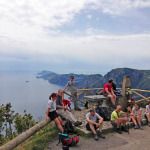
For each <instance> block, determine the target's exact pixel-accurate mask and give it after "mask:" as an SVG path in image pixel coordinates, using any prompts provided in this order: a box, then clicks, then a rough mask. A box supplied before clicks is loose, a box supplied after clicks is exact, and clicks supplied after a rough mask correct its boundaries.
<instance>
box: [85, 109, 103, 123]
mask: <svg viewBox="0 0 150 150" xmlns="http://www.w3.org/2000/svg"><path fill="white" fill-rule="evenodd" d="M87 117H89V119H90V120H92V121H94V122H97V119H98V118H99V117H100V116H99V114H97V113H95V115H94V116H92V115H91V113H90V112H89V113H87V114H86V118H87ZM87 123H88V121H87V120H85V124H87Z"/></svg>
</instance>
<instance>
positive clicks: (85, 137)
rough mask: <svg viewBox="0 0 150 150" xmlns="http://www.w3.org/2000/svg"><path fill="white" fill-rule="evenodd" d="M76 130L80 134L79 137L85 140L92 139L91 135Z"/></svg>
mask: <svg viewBox="0 0 150 150" xmlns="http://www.w3.org/2000/svg"><path fill="white" fill-rule="evenodd" d="M75 130H76V131H77V132H78V133H79V135H80V136H81V137H82V138H83V139H90V138H91V137H89V135H87V134H86V133H85V132H83V131H81V130H80V129H79V128H76V127H75Z"/></svg>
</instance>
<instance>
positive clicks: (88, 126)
mask: <svg viewBox="0 0 150 150" xmlns="http://www.w3.org/2000/svg"><path fill="white" fill-rule="evenodd" d="M94 128H95V130H96V129H97V128H98V127H96V125H95V124H94ZM86 129H87V130H89V131H91V128H90V125H89V123H87V124H86Z"/></svg>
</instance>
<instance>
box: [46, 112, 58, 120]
mask: <svg viewBox="0 0 150 150" xmlns="http://www.w3.org/2000/svg"><path fill="white" fill-rule="evenodd" d="M48 116H49V117H50V119H51V121H52V120H55V119H56V118H57V117H58V114H57V112H56V111H52V112H49V114H48Z"/></svg>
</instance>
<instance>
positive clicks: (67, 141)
mask: <svg viewBox="0 0 150 150" xmlns="http://www.w3.org/2000/svg"><path fill="white" fill-rule="evenodd" d="M60 142H61V143H62V145H63V146H65V147H70V146H74V145H76V144H77V143H79V137H78V136H73V137H71V136H68V135H67V134H64V133H61V134H59V142H58V144H59V143H60ZM58 144H57V145H58Z"/></svg>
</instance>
